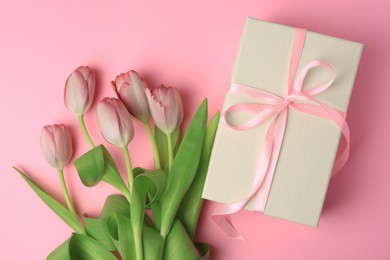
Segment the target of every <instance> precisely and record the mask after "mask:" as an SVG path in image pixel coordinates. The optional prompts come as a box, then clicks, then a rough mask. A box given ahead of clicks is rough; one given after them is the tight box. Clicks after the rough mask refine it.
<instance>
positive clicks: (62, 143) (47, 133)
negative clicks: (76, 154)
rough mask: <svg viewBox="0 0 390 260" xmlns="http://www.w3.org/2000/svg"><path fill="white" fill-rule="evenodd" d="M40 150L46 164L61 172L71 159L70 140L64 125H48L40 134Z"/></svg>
mask: <svg viewBox="0 0 390 260" xmlns="http://www.w3.org/2000/svg"><path fill="white" fill-rule="evenodd" d="M40 143H41V149H42V153H43V155H44V156H45V158H46V160H47V162H48V163H49V164H50V165H51V166H52V167H53V168H55V169H58V170H61V169H63V168H64V167H65V165H67V164H68V162H69V160H70V158H71V157H72V153H73V149H72V140H71V137H70V134H69V132H68V130H67V129H66V128H65V126H64V125H48V126H45V127H44V128H43V129H42V132H41V138H40Z"/></svg>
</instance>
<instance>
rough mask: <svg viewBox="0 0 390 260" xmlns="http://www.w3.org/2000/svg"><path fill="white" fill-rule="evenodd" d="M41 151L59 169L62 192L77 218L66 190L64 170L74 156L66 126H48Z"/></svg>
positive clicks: (43, 130)
mask: <svg viewBox="0 0 390 260" xmlns="http://www.w3.org/2000/svg"><path fill="white" fill-rule="evenodd" d="M40 143H41V149H42V153H43V155H44V156H45V158H46V160H47V161H48V163H49V164H50V165H51V166H52V167H53V168H55V169H57V171H58V174H59V176H60V182H61V186H62V192H63V193H64V197H65V201H66V204H67V205H68V208H69V210H70V211H71V212H72V213H73V214H74V215H75V216H76V217H77V214H76V211H75V210H74V207H73V204H72V201H71V199H70V197H69V193H68V189H67V188H66V183H65V178H64V173H63V169H64V167H65V165H67V164H68V163H69V160H70V158H71V157H72V154H73V147H72V139H71V137H70V134H69V132H68V130H67V129H66V128H65V126H64V125H48V126H45V127H44V128H43V129H42V132H41V138H40Z"/></svg>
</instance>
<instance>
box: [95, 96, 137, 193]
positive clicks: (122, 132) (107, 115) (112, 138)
mask: <svg viewBox="0 0 390 260" xmlns="http://www.w3.org/2000/svg"><path fill="white" fill-rule="evenodd" d="M97 119H98V124H99V128H100V131H101V132H102V135H103V137H104V138H105V139H106V140H107V141H108V142H109V143H111V144H113V145H116V146H118V147H121V148H122V150H123V153H124V157H125V162H126V169H127V176H128V183H129V190H130V192H131V187H132V184H133V179H134V174H133V170H132V166H131V161H130V155H129V150H128V148H127V145H128V144H129V143H130V141H131V140H132V139H133V137H134V127H133V121H132V120H131V116H130V114H129V112H128V111H127V109H126V107H125V106H124V105H123V103H122V102H121V101H120V100H119V99H116V98H104V99H103V100H102V101H100V103H99V104H98V107H97Z"/></svg>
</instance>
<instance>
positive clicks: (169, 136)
mask: <svg viewBox="0 0 390 260" xmlns="http://www.w3.org/2000/svg"><path fill="white" fill-rule="evenodd" d="M167 142H168V161H169V170H170V169H171V166H172V162H173V147H172V134H167Z"/></svg>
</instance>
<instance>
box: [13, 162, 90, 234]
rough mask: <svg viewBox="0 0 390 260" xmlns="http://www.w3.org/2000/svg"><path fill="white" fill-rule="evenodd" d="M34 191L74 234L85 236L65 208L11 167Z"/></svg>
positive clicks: (72, 215)
mask: <svg viewBox="0 0 390 260" xmlns="http://www.w3.org/2000/svg"><path fill="white" fill-rule="evenodd" d="M13 168H14V169H15V170H16V171H17V172H18V173H19V174H20V175H21V176H22V177H23V179H24V180H25V181H26V182H27V184H28V185H29V186H30V187H31V188H32V189H33V190H34V192H35V193H36V194H37V195H38V196H39V197H40V198H41V199H42V201H43V202H44V203H45V204H46V205H47V206H48V207H49V208H50V209H51V210H53V211H54V213H56V214H57V216H59V217H60V218H61V219H62V220H63V221H64V222H65V223H66V224H68V225H69V227H71V228H72V229H73V230H74V231H75V232H77V233H80V234H85V231H84V228H83V226H82V225H81V223H80V222H79V220H78V219H77V217H76V216H75V215H74V214H73V213H71V212H70V211H69V210H68V209H67V208H65V207H64V206H63V205H62V204H61V203H59V202H58V201H57V200H55V199H54V198H53V197H51V196H50V195H49V194H47V193H46V192H45V191H44V190H43V189H42V188H41V187H39V186H38V185H37V184H35V183H34V182H33V181H32V180H31V179H30V178H29V177H28V176H27V175H26V174H25V173H24V172H23V171H22V170H20V169H18V168H16V167H13Z"/></svg>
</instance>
